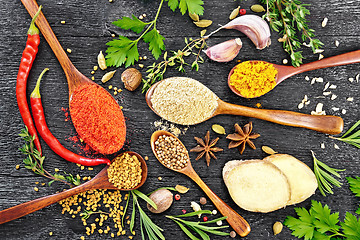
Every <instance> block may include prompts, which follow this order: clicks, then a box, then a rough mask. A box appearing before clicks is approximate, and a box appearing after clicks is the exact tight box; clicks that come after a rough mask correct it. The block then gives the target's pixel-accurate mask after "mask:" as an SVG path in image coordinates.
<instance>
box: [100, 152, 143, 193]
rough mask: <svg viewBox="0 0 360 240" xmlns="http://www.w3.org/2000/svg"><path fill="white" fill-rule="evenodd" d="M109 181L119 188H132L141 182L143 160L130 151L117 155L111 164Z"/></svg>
mask: <svg viewBox="0 0 360 240" xmlns="http://www.w3.org/2000/svg"><path fill="white" fill-rule="evenodd" d="M107 173H108V177H109V182H111V183H112V184H114V186H115V187H117V188H119V189H132V188H134V187H136V186H137V185H139V183H140V182H141V173H142V169H141V162H140V161H139V159H138V158H137V157H136V156H135V155H130V154H128V153H124V154H121V155H119V156H117V157H116V158H115V159H114V160H113V161H112V163H111V165H110V166H109V168H108V170H107Z"/></svg>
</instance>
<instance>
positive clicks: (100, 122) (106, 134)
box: [70, 84, 126, 154]
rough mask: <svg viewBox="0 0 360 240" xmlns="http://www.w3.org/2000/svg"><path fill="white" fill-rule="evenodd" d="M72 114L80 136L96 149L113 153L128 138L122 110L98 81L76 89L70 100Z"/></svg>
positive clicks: (104, 152) (103, 152) (105, 152)
mask: <svg viewBox="0 0 360 240" xmlns="http://www.w3.org/2000/svg"><path fill="white" fill-rule="evenodd" d="M70 115H71V119H72V122H73V124H74V126H75V129H76V131H77V133H78V134H79V136H80V138H81V139H83V140H84V141H85V142H86V143H87V144H89V145H90V147H91V148H93V149H94V150H95V151H98V152H99V153H102V154H112V153H115V152H117V151H119V150H120V149H121V148H122V147H123V145H124V142H125V138H126V126H125V119H124V115H123V112H122V111H121V108H120V106H119V104H118V103H117V102H116V101H115V99H114V98H113V97H112V96H111V95H110V93H108V92H107V91H106V90H105V89H103V88H102V87H100V86H98V85H96V84H84V85H82V86H79V87H77V88H76V89H75V91H74V93H73V95H72V98H71V101H70Z"/></svg>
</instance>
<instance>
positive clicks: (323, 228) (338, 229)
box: [284, 177, 360, 240]
mask: <svg viewBox="0 0 360 240" xmlns="http://www.w3.org/2000/svg"><path fill="white" fill-rule="evenodd" d="M347 180H348V182H349V184H350V190H351V191H352V192H353V193H355V194H356V196H360V194H359V193H360V190H359V189H360V178H359V177H356V179H355V178H347ZM311 203H312V204H311V208H310V209H309V211H307V210H306V209H305V208H295V211H296V214H297V218H295V217H292V216H288V217H287V218H286V219H285V221H284V225H285V226H287V227H288V228H290V230H292V235H294V236H295V237H298V238H304V239H305V240H315V239H316V240H322V239H324V240H331V239H334V240H335V239H339V240H340V239H347V240H358V239H360V219H357V218H356V217H355V216H354V215H353V214H351V213H350V212H347V213H346V214H345V219H344V221H343V222H340V221H339V213H338V212H335V213H331V210H330V208H329V206H328V205H324V206H323V205H322V204H321V203H320V202H317V201H314V200H313V201H312V202H311ZM359 210H360V209H358V211H357V213H359Z"/></svg>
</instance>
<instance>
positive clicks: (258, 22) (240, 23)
mask: <svg viewBox="0 0 360 240" xmlns="http://www.w3.org/2000/svg"><path fill="white" fill-rule="evenodd" d="M221 29H236V30H238V31H240V32H242V33H244V34H245V35H246V36H247V37H248V38H250V40H251V41H252V42H253V43H254V44H255V46H256V48H257V49H264V48H265V47H268V46H270V44H271V39H270V35H271V34H270V28H269V25H268V24H267V22H265V20H264V19H262V18H261V17H259V16H257V15H251V14H247V15H243V16H240V17H237V18H235V19H234V20H232V21H230V22H228V23H227V24H226V25H224V26H222V27H220V28H218V29H217V30H215V31H214V32H212V33H210V34H209V35H207V36H205V37H204V38H205V39H206V38H208V37H210V36H211V35H212V34H214V33H216V32H218V31H220V30H221Z"/></svg>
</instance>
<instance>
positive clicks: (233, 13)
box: [229, 6, 240, 20]
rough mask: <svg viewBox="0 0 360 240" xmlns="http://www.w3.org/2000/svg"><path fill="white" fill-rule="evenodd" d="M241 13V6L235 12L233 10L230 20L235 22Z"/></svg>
mask: <svg viewBox="0 0 360 240" xmlns="http://www.w3.org/2000/svg"><path fill="white" fill-rule="evenodd" d="M239 11H240V6H238V7H237V8H235V9H234V10H232V12H231V14H230V16H229V19H230V20H233V19H234V18H236V17H237V16H238V15H239Z"/></svg>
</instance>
